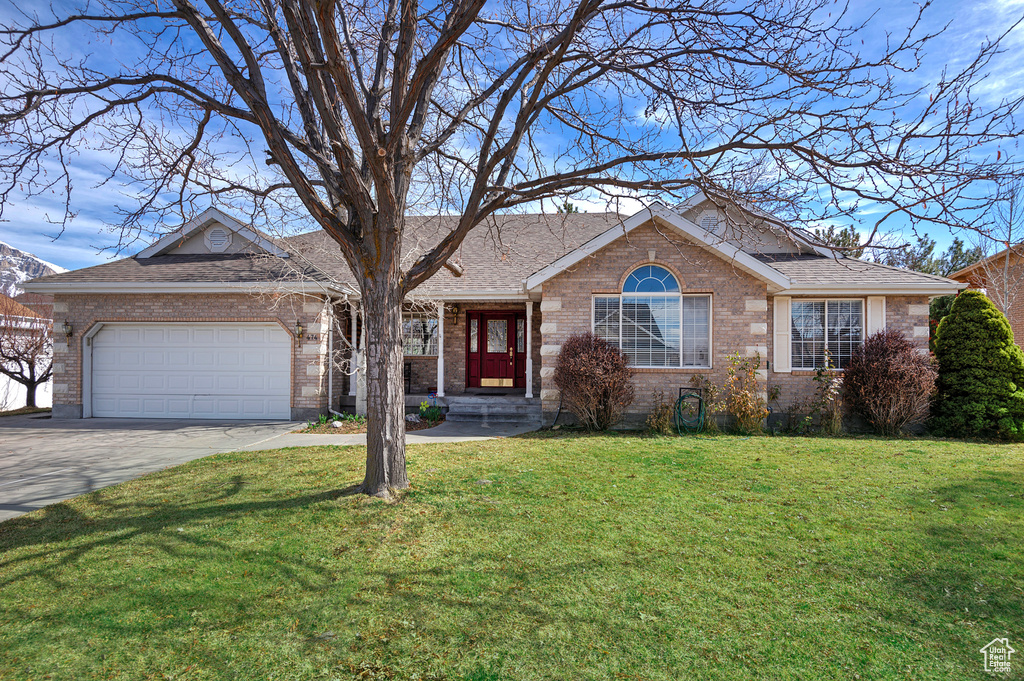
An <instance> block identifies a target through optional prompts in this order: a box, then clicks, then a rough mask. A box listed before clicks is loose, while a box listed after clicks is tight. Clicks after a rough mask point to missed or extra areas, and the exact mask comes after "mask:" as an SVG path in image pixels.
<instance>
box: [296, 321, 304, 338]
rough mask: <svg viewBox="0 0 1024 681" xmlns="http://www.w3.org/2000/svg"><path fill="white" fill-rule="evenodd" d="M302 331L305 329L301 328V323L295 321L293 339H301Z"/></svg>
mask: <svg viewBox="0 0 1024 681" xmlns="http://www.w3.org/2000/svg"><path fill="white" fill-rule="evenodd" d="M303 331H305V329H304V328H302V322H300V321H296V322H295V337H296V338H302V332H303Z"/></svg>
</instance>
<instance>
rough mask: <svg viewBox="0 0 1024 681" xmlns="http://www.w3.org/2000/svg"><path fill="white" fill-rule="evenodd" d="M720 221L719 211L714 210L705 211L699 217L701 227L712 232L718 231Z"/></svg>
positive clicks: (698, 222) (698, 221)
mask: <svg viewBox="0 0 1024 681" xmlns="http://www.w3.org/2000/svg"><path fill="white" fill-rule="evenodd" d="M718 223H719V221H718V213H717V212H716V211H713V210H706V211H704V212H703V213H701V214H700V217H699V218H698V219H697V224H698V225H700V228H701V229H703V230H704V231H706V232H711V233H712V234H714V233H715V232H717V231H718Z"/></svg>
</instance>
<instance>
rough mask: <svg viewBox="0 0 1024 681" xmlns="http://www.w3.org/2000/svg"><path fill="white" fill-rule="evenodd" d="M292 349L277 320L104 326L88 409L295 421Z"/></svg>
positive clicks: (89, 371) (94, 346) (94, 344)
mask: <svg viewBox="0 0 1024 681" xmlns="http://www.w3.org/2000/svg"><path fill="white" fill-rule="evenodd" d="M291 354H292V353H291V336H289V334H288V333H287V332H286V331H285V330H284V329H283V328H281V326H280V325H279V324H274V323H234V324H224V323H216V324H184V323H183V324H173V323H159V324H104V325H103V326H102V327H100V328H99V330H98V331H96V332H95V333H93V334H92V335H91V338H90V339H89V345H88V349H87V353H86V355H87V359H86V362H85V363H86V365H89V366H86V367H84V369H85V371H84V372H83V374H84V377H85V378H86V381H85V382H86V385H85V386H83V388H85V390H84V391H83V392H84V393H85V394H86V395H89V396H90V397H91V399H90V400H89V402H87V404H86V405H85V407H86V412H87V413H86V414H85V415H86V416H96V417H120V418H153V419H159V418H181V419H220V420H232V419H288V418H290V417H291V409H290V407H291V401H290V394H291ZM90 412H91V413H90Z"/></svg>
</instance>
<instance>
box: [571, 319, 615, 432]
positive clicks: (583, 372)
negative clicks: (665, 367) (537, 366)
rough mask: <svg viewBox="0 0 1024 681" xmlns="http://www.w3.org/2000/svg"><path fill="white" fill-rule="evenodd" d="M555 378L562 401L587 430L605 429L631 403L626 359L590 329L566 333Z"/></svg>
mask: <svg viewBox="0 0 1024 681" xmlns="http://www.w3.org/2000/svg"><path fill="white" fill-rule="evenodd" d="M554 378H555V385H556V386H558V389H559V391H561V394H562V404H563V405H564V406H565V408H566V409H568V410H569V411H570V412H571V413H572V414H573V415H575V416H576V418H577V419H578V420H579V422H580V425H582V426H583V427H584V428H586V429H588V430H608V429H609V428H610V427H611V426H612V425H613V424H614V423H615V422H616V421H618V420H619V417H620V416H621V415H622V410H623V409H625V408H626V407H628V406H629V405H630V404H632V403H633V395H634V391H633V383H632V380H631V379H632V378H633V371H632V369H630V368H629V359H628V358H627V357H626V355H625V354H624V353H623V352H622V351H620V350H619V349H618V348H616V347H615V346H614V345H612V344H610V343H608V341H606V340H604V339H602V338H598V337H597V336H595V335H594V334H592V333H590V332H587V333H579V334H575V335H572V336H569V338H568V339H567V340H566V341H565V343H563V344H562V351H561V352H560V353H559V355H558V362H557V363H556V364H555V376H554Z"/></svg>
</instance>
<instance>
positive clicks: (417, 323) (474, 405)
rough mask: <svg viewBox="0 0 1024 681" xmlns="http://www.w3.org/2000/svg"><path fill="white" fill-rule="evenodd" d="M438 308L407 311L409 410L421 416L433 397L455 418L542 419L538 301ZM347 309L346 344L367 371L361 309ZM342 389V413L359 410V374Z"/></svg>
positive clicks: (456, 303)
mask: <svg viewBox="0 0 1024 681" xmlns="http://www.w3.org/2000/svg"><path fill="white" fill-rule="evenodd" d="M431 307H434V309H435V310H436V311H433V314H431V312H430V311H428V310H429V308H428V307H427V306H426V305H424V304H423V303H420V304H419V305H418V306H417V307H415V308H412V309H410V311H409V312H407V313H405V314H404V316H405V317H406V319H405V320H404V321H405V323H404V326H406V327H407V328H406V329H405V334H406V344H405V351H406V352H405V357H404V364H405V371H404V374H405V376H404V378H405V395H404V401H405V409H406V412H407V413H413V412H416V411H417V410H418V409H419V405H420V403H421V402H423V401H427V400H429V399H430V398H431V396H433V398H434V399H435V400H436V404H437V405H438V406H440V407H442V408H444V409H446V410H448V411H450V413H451V418H452V419H453V420H467V419H473V420H496V421H497V420H501V421H514V422H523V419H521V418H520V416H521V415H526V416H528V417H529V418H528V419H527V420H528V421H529V422H533V421H534V420H535V419H534V416H536V418H537V419H539V414H540V412H539V404H540V401H539V400H537V399H536V398H535V395H536V393H535V392H534V390H535V388H534V386H535V385H539V381H540V378H539V375H538V374H537V373H536V371H535V369H534V367H538V369H537V370H539V366H540V355H539V349H540V333H539V324H540V321H539V315H537V314H535V303H534V302H533V301H528V300H523V301H515V302H513V301H506V300H499V301H480V300H477V301H461V300H460V301H445V302H441V303H437V304H436V307H435V306H434V305H431ZM345 312H346V313H348V314H350V315H351V317H350V319H348V320H347V322H348V323H347V324H346V326H347V329H346V340H347V341H349V344H350V346H351V347H355V348H357V349H356V351H355V353H353V354H354V356H353V357H351V359H350V360H349V366H360V360H361V358H360V354H361V350H362V346H363V343H365V338H364V337H363V333H362V324H361V319H360V311H359V310H358V307H357V305H351V306H350V307H349V308H348V309H346V310H345ZM346 316H348V315H346ZM535 322H536V323H535ZM352 329H357V331H352ZM410 331H413V335H412V336H410V335H409V333H410ZM348 336H350V338H349V337H348ZM410 338H411V339H412V340H409V339H410ZM534 355H536V356H534ZM341 392H343V394H342V395H337V393H335V395H336V396H337V398H340V399H337V400H336V402H335V403H336V404H337V408H339V409H341V410H343V411H350V410H351V411H359V410H360V404H359V400H358V395H357V393H358V375H356V376H353V375H349V376H347V377H346V379H345V384H344V388H343V389H342V391H341ZM344 393H347V394H344ZM534 404H536V405H537V409H534V408H533V405H534ZM365 408H366V407H365V402H364V403H363V406H362V409H364V410H365ZM535 411H536V412H537V413H536V415H535V414H534V412H535ZM460 414H461V415H464V416H465V419H463V418H461V416H460Z"/></svg>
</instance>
